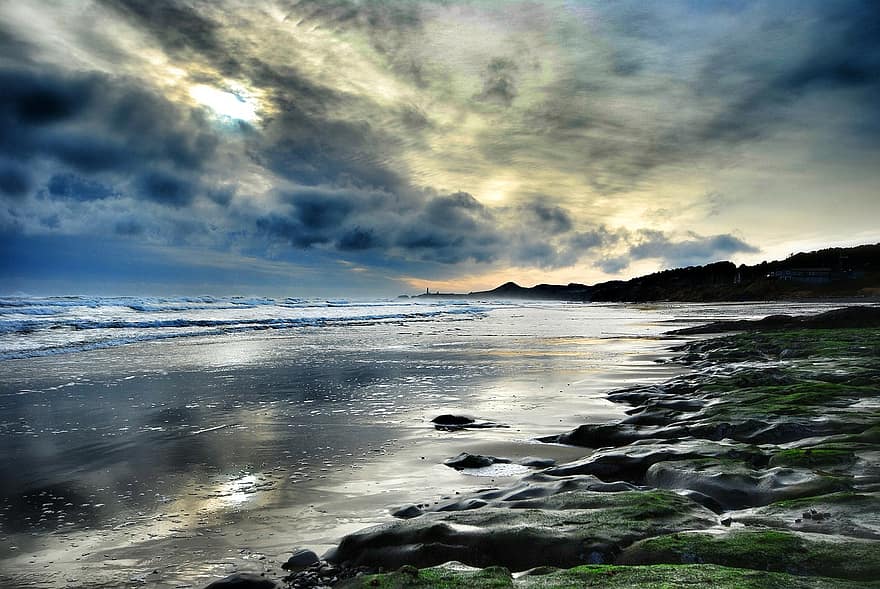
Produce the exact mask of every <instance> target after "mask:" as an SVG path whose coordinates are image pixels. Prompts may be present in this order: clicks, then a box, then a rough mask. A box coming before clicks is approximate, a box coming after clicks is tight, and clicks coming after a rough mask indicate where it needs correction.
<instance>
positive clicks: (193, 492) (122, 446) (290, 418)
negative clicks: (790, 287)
mask: <svg viewBox="0 0 880 589" xmlns="http://www.w3.org/2000/svg"><path fill="white" fill-rule="evenodd" d="M112 302H113V303H114V304H115V305H116V306H119V305H118V303H119V301H112ZM393 303H394V306H395V307H396V308H395V309H394V310H393V312H388V311H383V312H382V313H376V312H372V314H369V315H368V314H367V313H365V312H364V309H362V308H354V307H356V306H357V305H358V303H356V302H355V303H351V302H341V301H337V302H335V303H334V305H333V306H330V305H327V306H325V307H322V308H324V309H328V308H329V309H331V312H330V313H326V312H324V315H323V317H324V318H323V319H322V320H320V319H319V320H314V321H310V322H306V321H304V320H302V313H300V311H299V310H297V311H296V312H297V313H300V315H298V316H297V319H298V321H299V322H298V323H295V324H291V323H292V322H290V321H288V322H287V323H288V324H285V325H283V326H277V325H276V326H275V327H274V328H271V329H266V328H265V325H266V323H265V322H263V323H259V322H257V319H260V320H264V319H267V318H268V319H271V318H272V313H275V314H276V315H277V310H276V309H272V311H271V312H268V311H267V310H266V309H262V310H259V314H260V315H261V316H260V317H259V318H256V317H254V313H255V312H254V311H253V309H259V308H260V305H253V306H247V305H242V306H243V307H246V311H245V312H244V314H245V315H246V316H245V317H241V316H240V315H241V313H242V312H241V310H240V309H233V310H232V311H230V310H228V309H224V310H222V314H223V317H220V318H218V317H216V316H212V317H210V318H206V317H205V316H204V315H205V314H206V313H207V314H209V313H211V312H213V311H210V310H209V311H206V310H205V309H204V308H201V309H199V311H198V314H199V315H200V317H198V318H196V319H195V320H193V318H192V317H187V320H189V321H190V324H184V323H183V322H182V321H181V317H179V315H180V314H184V315H185V314H187V313H190V314H191V313H192V311H191V310H174V309H178V308H179V307H181V305H180V302H179V301H178V302H173V303H171V302H164V303H163V304H164V305H165V309H164V310H160V311H157V310H156V309H155V308H151V309H149V310H148V311H140V312H141V313H143V312H149V313H153V314H155V313H160V314H161V313H165V314H166V315H167V317H166V318H165V319H168V320H171V319H174V321H175V322H172V323H169V322H168V321H166V323H164V324H162V327H161V329H165V328H169V327H170V328H171V329H177V330H183V331H186V330H191V331H193V332H195V333H189V332H185V333H175V334H174V335H173V336H169V337H164V336H165V335H167V334H166V333H162V334H157V333H155V332H151V331H150V329H155V327H151V326H149V327H145V324H144V322H140V323H137V325H134V324H135V323H136V322H134V321H131V320H129V319H126V321H127V323H124V324H121V323H120V321H122V320H120V319H119V318H115V319H114V318H112V317H111V318H110V319H109V321H107V320H106V319H107V318H106V317H102V318H101V320H102V321H104V323H100V322H99V321H97V320H96V319H95V318H94V317H89V318H87V319H88V320H89V321H92V322H93V325H94V326H95V327H93V329H103V330H111V331H112V330H113V329H117V330H133V331H134V333H127V337H128V339H127V340H126V341H124V342H123V341H120V342H117V341H116V340H114V339H113V338H111V337H109V336H108V337H107V338H105V339H100V338H93V339H92V340H89V341H85V342H83V334H82V332H83V331H86V332H87V331H88V329H84V328H83V326H82V325H80V326H79V327H76V328H75V327H71V323H70V321H68V322H67V323H66V324H65V323H64V321H67V319H68V317H67V316H65V318H64V321H57V320H56V324H58V323H61V324H62V326H61V327H57V326H48V325H47V326H38V327H37V328H36V329H34V330H33V332H32V333H36V336H34V335H32V334H28V333H26V332H24V331H22V330H19V331H18V332H15V333H14V334H13V335H4V337H6V340H5V341H4V343H8V342H10V341H11V340H12V339H13V338H15V342H14V345H15V346H18V347H17V348H16V349H17V350H19V351H20V350H21V349H23V345H22V341H27V340H28V336H29V335H31V337H30V341H34V340H38V339H39V338H40V337H43V338H48V337H50V336H51V338H52V341H51V342H50V343H51V345H52V346H55V348H52V349H51V350H50V349H49V344H47V343H46V341H44V340H40V342H41V345H42V346H43V347H42V348H39V349H36V348H34V349H33V350H32V352H33V353H31V354H30V356H28V357H22V356H23V354H21V353H20V352H16V353H8V356H9V357H7V359H5V360H2V361H0V395H2V397H0V399H2V401H0V423H2V429H0V436H2V442H3V444H2V448H3V451H2V459H0V474H2V477H0V480H2V481H3V482H2V499H0V509H2V516H3V518H2V521H3V530H2V539H0V543H2V544H0V548H2V550H0V552H2V554H3V556H2V557H0V559H2V560H0V570H2V573H0V576H2V578H3V580H4V582H5V584H6V585H7V586H32V587H68V586H74V587H76V586H82V587H90V586H95V587H97V586H107V587H116V586H119V587H124V586H143V587H157V588H158V587H181V586H193V587H200V586H203V585H205V584H207V583H208V582H209V581H211V580H213V579H216V578H218V577H221V576H224V575H225V574H228V573H230V572H233V571H238V570H251V571H257V572H265V571H269V572H270V574H271V575H275V576H281V575H283V572H282V571H280V564H281V563H283V562H285V561H286V559H287V557H288V556H289V555H290V553H291V551H292V550H293V549H294V548H297V547H308V548H311V549H313V550H315V551H316V552H318V553H319V554H320V553H322V552H324V551H325V550H328V549H330V548H332V547H333V546H335V545H336V543H338V541H339V540H340V538H341V537H342V536H344V535H345V534H348V533H351V532H354V531H356V530H359V529H361V528H364V527H366V526H369V525H372V524H377V523H384V522H388V521H393V518H392V517H391V515H390V511H393V510H394V509H395V508H396V507H399V506H402V505H408V504H426V505H432V504H437V503H440V502H443V501H448V500H450V499H454V498H455V497H456V496H458V495H462V496H463V495H467V494H470V493H474V492H476V491H478V490H479V489H483V488H486V487H490V486H492V487H495V486H505V485H512V484H515V483H516V482H517V481H518V480H519V479H520V478H521V477H522V476H524V475H526V474H528V473H529V472H531V471H532V470H534V469H533V468H532V467H528V466H523V465H520V464H515V463H513V464H508V465H495V468H489V469H486V470H485V471H484V472H479V473H473V472H471V473H462V472H459V471H456V470H455V469H452V468H449V467H447V466H444V465H443V461H444V460H446V459H448V458H450V457H453V456H455V455H457V454H459V453H460V452H469V453H472V454H482V455H491V456H504V457H508V458H512V459H513V460H514V462H516V460H517V459H521V458H524V457H528V456H532V457H538V458H545V459H552V460H555V461H557V462H559V463H565V462H569V461H573V460H576V459H578V458H581V457H583V456H584V455H585V454H586V452H585V450H584V449H583V448H578V447H575V446H567V445H559V444H541V443H538V442H536V441H535V440H536V439H537V438H539V437H546V436H552V435H556V434H559V433H561V432H565V431H567V430H571V429H572V428H575V427H577V426H579V425H582V424H585V423H604V422H608V421H614V420H616V419H621V418H623V417H624V411H625V410H626V409H627V408H626V407H625V406H623V405H621V404H619V403H613V402H611V401H610V400H608V399H607V398H606V397H605V393H607V392H608V391H610V390H614V389H620V388H624V387H627V386H634V385H636V384H638V385H646V384H650V383H653V382H661V381H664V380H667V379H670V378H672V377H674V376H676V375H677V374H680V373H681V372H682V370H684V368H683V367H682V366H681V365H680V364H674V363H669V362H666V361H665V360H668V359H669V358H670V356H671V355H672V352H671V351H670V348H671V347H673V346H675V345H680V344H682V343H685V342H687V341H690V340H692V339H694V338H697V337H705V336H668V335H664V334H665V333H666V332H667V331H669V330H670V329H674V328H680V327H687V326H691V325H696V324H699V323H704V322H707V321H711V320H715V319H740V318H748V319H754V318H759V317H763V316H765V315H768V314H772V313H773V312H777V311H779V310H780V309H782V308H783V306H781V305H780V306H774V305H772V304H760V305H748V304H744V305H739V304H728V305H724V304H719V305H697V304H692V305H673V304H665V305H662V304H661V305H650V306H649V305H644V306H627V305H614V304H612V305H585V304H565V303H553V302H530V303H522V302H502V303H498V302H491V303H490V302H479V301H477V302H465V303H456V304H455V305H449V304H448V303H446V302H442V301H441V302H430V301H424V302H423V301H419V302H403V303H399V302H398V301H394V302H393ZM138 304H141V305H143V302H141V303H138ZM273 304H274V303H273ZM371 304H373V303H371ZM206 305H207V306H209V307H210V306H212V305H213V306H218V307H219V306H224V302H223V301H212V302H209V303H204V304H202V307H204V306H206ZM383 305H384V306H388V304H387V303H383ZM37 306H38V305H37V304H36V302H33V304H32V305H31V307H34V308H36V307H37ZM225 306H229V305H225ZM263 306H266V305H263ZM169 307H170V308H171V309H170V310H169V309H168V308H169ZM831 307H833V305H824V304H803V305H797V306H791V305H786V306H784V308H785V309H786V311H787V312H810V311H820V310H824V309H827V308H831ZM129 308H130V307H129ZM383 308H384V307H383ZM87 309H90V310H89V311H78V312H79V313H81V314H87V313H92V315H94V314H95V313H96V312H99V311H100V312H102V313H104V314H105V315H106V314H108V313H109V314H111V315H112V313H113V312H115V311H112V310H108V309H107V308H101V307H100V306H98V307H97V311H96V310H95V307H87ZM340 309H343V311H340ZM5 311H7V312H6V316H5V317H4V319H5V320H7V325H11V324H12V321H14V320H18V321H21V320H22V319H21V317H18V316H15V317H12V315H13V314H12V313H9V312H8V309H5ZM373 311H375V307H374V308H373ZM236 312H237V313H239V316H235V313H236ZM309 312H310V313H311V312H312V311H309ZM125 313H128V311H125ZM175 313H176V314H177V315H175V316H174V317H172V315H173V314H175ZM230 314H232V315H233V316H232V317H230ZM329 314H332V315H333V321H327V318H326V316H327V315H329ZM215 315H216V313H215ZM266 316H268V317H266ZM31 320H33V315H32V316H31ZM50 320H51V318H50ZM151 320H155V318H152V319H151ZM220 321H223V322H225V323H220ZM114 322H116V324H117V325H118V326H117V327H113V323H114ZM208 322H212V323H211V324H210V325H209V324H208ZM19 327H20V326H19ZM29 328H31V329H33V326H32V325H31V326H30V327H29ZM41 329H43V330H45V331H48V330H51V329H54V330H55V332H56V334H57V333H61V332H63V331H65V330H67V331H69V332H70V333H69V334H68V336H69V337H68V339H67V340H65V341H66V342H67V345H68V347H67V348H65V347H63V345H62V346H61V347H60V348H59V347H58V341H57V340H58V338H59V336H58V335H56V334H48V335H46V334H43V333H41V331H40V330H41ZM205 329H209V330H211V332H210V333H199V332H197V330H205ZM138 330H140V331H138ZM218 330H219V332H218ZM74 332H75V333H74ZM88 335H89V334H86V336H88ZM157 336H162V337H157ZM117 339H119V338H117ZM71 342H73V343H71ZM105 344H106V345H105ZM34 346H36V344H34ZM76 346H78V347H76ZM12 347H13V343H8V347H7V350H9V349H12ZM32 347H33V346H32ZM47 350H48V351H47ZM442 414H465V415H469V416H472V417H475V418H478V419H481V420H486V421H489V422H492V423H495V424H499V425H503V426H506V427H497V428H482V429H474V430H465V431H440V430H437V429H435V428H434V427H433V425H432V424H431V419H433V418H434V417H436V416H438V415H442Z"/></svg>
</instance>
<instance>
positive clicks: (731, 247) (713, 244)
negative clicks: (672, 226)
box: [629, 230, 760, 266]
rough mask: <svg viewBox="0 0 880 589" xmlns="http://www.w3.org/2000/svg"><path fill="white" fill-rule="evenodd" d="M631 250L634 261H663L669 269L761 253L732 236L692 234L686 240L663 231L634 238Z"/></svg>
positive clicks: (644, 231)
mask: <svg viewBox="0 0 880 589" xmlns="http://www.w3.org/2000/svg"><path fill="white" fill-rule="evenodd" d="M634 241H635V243H634V245H632V246H631V247H630V248H629V257H630V258H631V259H633V260H643V259H660V260H663V261H664V262H665V263H666V264H667V265H669V266H688V265H692V264H705V263H706V262H711V261H715V260H720V259H726V258H727V257H729V256H731V255H733V254H738V253H757V252H759V251H760V250H759V249H758V248H756V247H754V246H752V245H750V244H748V243H746V242H744V241H743V240H742V239H740V238H738V237H735V236H733V235H727V234H722V235H712V236H708V237H703V236H700V235H696V234H691V235H690V236H689V237H688V238H687V239H684V240H677V239H675V238H673V237H671V236H669V235H667V234H665V233H663V232H662V231H650V230H642V231H640V232H638V234H637V235H636V236H634Z"/></svg>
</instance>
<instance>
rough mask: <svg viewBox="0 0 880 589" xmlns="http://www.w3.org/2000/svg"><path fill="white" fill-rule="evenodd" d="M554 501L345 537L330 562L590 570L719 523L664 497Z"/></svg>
mask: <svg viewBox="0 0 880 589" xmlns="http://www.w3.org/2000/svg"><path fill="white" fill-rule="evenodd" d="M549 501H551V502H552V503H553V505H552V506H551V507H552V508H551V509H534V508H525V507H527V506H525V505H522V506H520V507H521V508H520V509H500V508H497V507H484V508H483V509H477V510H473V511H459V512H451V513H431V514H425V515H424V516H423V517H420V518H416V519H411V520H405V521H397V522H392V523H389V524H384V525H382V526H376V527H373V528H369V529H366V530H362V531H359V532H356V533H354V534H351V535H349V536H346V537H345V538H343V540H342V542H341V543H340V544H339V546H338V548H337V549H336V550H335V551H334V552H333V553H332V554H328V555H327V557H328V559H329V560H332V561H333V562H339V563H348V564H349V565H357V566H372V567H385V568H386V569H395V568H398V567H400V566H403V565H404V564H408V565H412V566H415V567H418V568H423V567H426V566H433V565H437V564H441V563H444V562H448V561H450V560H457V561H460V562H463V563H465V564H469V565H471V566H477V567H485V566H490V565H499V566H507V567H509V568H511V569H513V570H525V569H528V568H532V567H535V566H539V565H552V566H564V567H572V566H576V565H579V564H586V563H588V562H589V559H590V555H591V554H594V553H595V555H598V556H600V557H601V558H602V559H603V562H609V561H611V560H613V558H614V556H615V554H616V553H617V552H618V551H619V550H620V548H621V547H623V546H627V545H629V544H631V543H632V542H634V541H636V540H639V539H642V538H647V537H651V536H656V535H659V534H664V533H671V532H672V531H678V530H682V529H701V528H708V527H711V526H714V525H715V523H716V518H715V515H714V514H713V513H712V512H710V511H708V510H706V509H705V508H704V507H701V506H700V505H697V504H696V503H694V502H692V501H690V500H688V499H686V498H685V497H682V496H680V495H677V494H675V493H669V492H665V491H650V492H642V491H629V492H623V493H594V492H584V491H574V492H570V493H562V494H559V495H554V496H552V497H551V498H550V499H549Z"/></svg>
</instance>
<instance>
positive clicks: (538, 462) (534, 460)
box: [516, 456, 556, 468]
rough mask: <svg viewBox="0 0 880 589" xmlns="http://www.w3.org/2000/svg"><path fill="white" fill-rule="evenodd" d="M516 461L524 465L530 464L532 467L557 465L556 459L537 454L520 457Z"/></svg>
mask: <svg viewBox="0 0 880 589" xmlns="http://www.w3.org/2000/svg"><path fill="white" fill-rule="evenodd" d="M516 463H517V464H521V465H523V466H530V467H532V468H548V467H550V466H555V465H556V461H555V460H553V459H552V458H538V457H535V456H526V457H525V458H520V459H519V460H517V461H516Z"/></svg>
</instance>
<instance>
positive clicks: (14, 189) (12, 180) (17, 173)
mask: <svg viewBox="0 0 880 589" xmlns="http://www.w3.org/2000/svg"><path fill="white" fill-rule="evenodd" d="M32 184H33V179H32V178H31V174H30V172H28V170H27V168H25V167H24V166H23V165H21V164H20V163H19V162H16V161H12V160H5V159H0V193H3V194H5V195H7V196H12V197H23V196H25V195H26V194H27V193H28V192H30V190H31V186H32Z"/></svg>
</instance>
